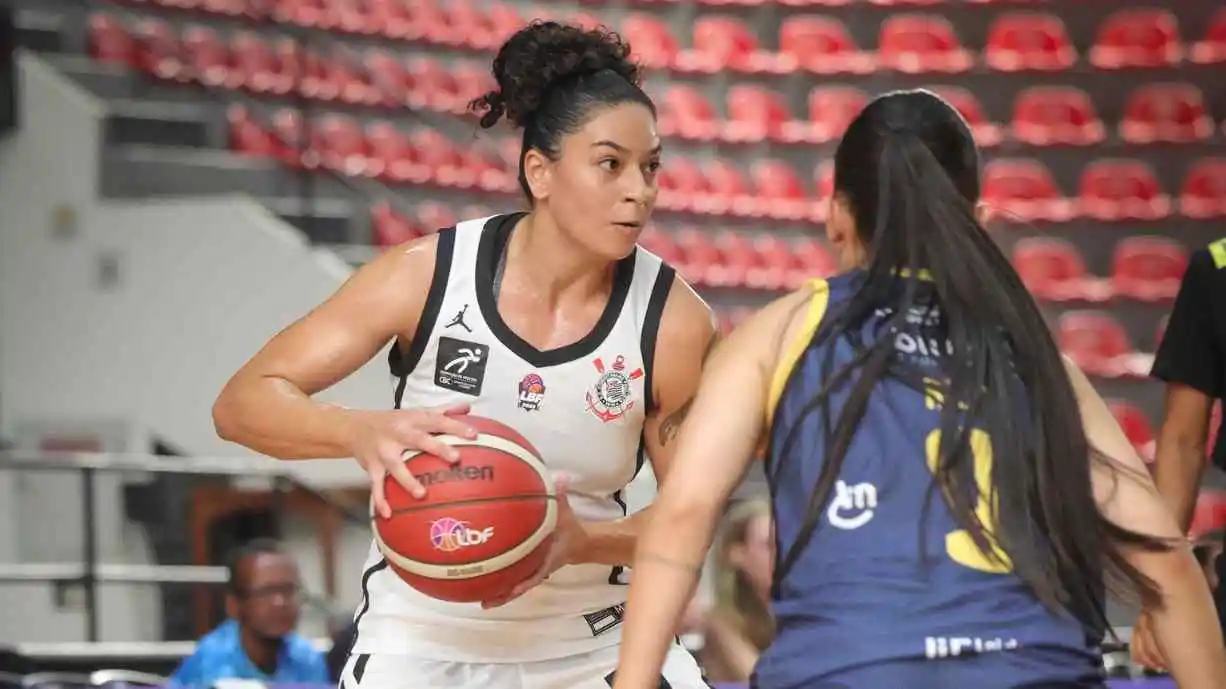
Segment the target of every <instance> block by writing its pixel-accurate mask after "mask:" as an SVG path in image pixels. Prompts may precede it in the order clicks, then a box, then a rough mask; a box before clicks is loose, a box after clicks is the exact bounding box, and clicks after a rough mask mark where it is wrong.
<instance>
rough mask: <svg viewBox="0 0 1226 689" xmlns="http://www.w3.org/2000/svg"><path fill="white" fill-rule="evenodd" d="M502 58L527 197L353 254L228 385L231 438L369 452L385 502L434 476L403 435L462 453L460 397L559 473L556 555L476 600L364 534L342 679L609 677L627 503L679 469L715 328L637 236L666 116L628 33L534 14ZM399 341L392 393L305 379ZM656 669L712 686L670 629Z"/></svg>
mask: <svg viewBox="0 0 1226 689" xmlns="http://www.w3.org/2000/svg"><path fill="white" fill-rule="evenodd" d="M493 73H494V77H495V79H496V81H497V83H498V88H497V90H495V91H493V92H491V93H490V94H488V95H486V96H485V97H483V98H482V99H480V100H479V101H478V102H477V104H476V105H477V106H478V108H477V109H478V110H479V111H481V112H482V113H483V116H482V118H481V124H482V126H484V127H487V128H488V127H492V126H495V125H497V124H498V123H499V121H500V120H501V119H502V118H503V116H505V117H506V118H507V119H508V120H509V121H510V123H511V124H513V125H515V126H517V127H519V128H521V129H522V130H523V145H522V153H521V155H520V169H519V182H520V186H521V187H522V188H523V191H524V193H525V195H526V196H527V198H528V201H529V205H530V210H528V211H527V212H519V213H508V214H504V215H497V216H493V217H490V218H479V219H471V220H467V221H465V222H461V223H459V224H458V225H457V226H456V227H454V228H447V229H444V230H442V231H440V232H439V233H437V234H435V235H432V236H430V237H427V238H424V239H421V240H417V241H414V242H411V243H409V244H408V245H406V246H403V247H399V248H396V249H392V250H390V251H388V252H386V253H385V254H383V255H382V256H380V257H379V258H377V259H375V260H373V261H371V262H370V263H369V264H367V265H365V266H363V267H362V268H361V269H359V270H358V271H357V272H356V273H355V274H354V275H353V277H352V278H351V279H350V280H349V281H348V283H346V284H345V285H344V286H343V287H342V288H341V289H340V290H339V291H338V292H337V293H336V294H335V295H334V296H333V297H331V298H330V299H329V300H328V301H327V302H325V303H324V304H323V305H322V306H320V307H318V308H317V309H316V310H315V311H313V312H312V313H310V314H309V315H307V316H306V317H305V318H303V319H302V320H300V321H298V322H297V323H295V324H293V325H292V326H290V327H289V328H288V329H286V330H285V331H283V332H281V333H280V334H278V335H277V336H276V337H275V338H274V339H273V340H272V341H271V342H270V343H268V344H267V345H266V346H265V347H264V349H263V350H262V351H261V352H260V353H258V354H257V355H256V356H255V357H254V358H253V359H252V360H251V361H250V362H249V363H248V364H247V365H246V366H245V367H244V368H243V369H242V370H241V371H239V372H238V373H237V374H236V375H235V376H234V378H233V379H232V380H231V381H230V383H229V384H228V385H227V387H226V389H225V390H224V391H223V392H222V394H221V396H220V398H219V399H218V400H217V403H216V406H215V408H214V418H215V421H216V425H217V428H218V431H219V433H220V434H221V435H222V436H223V437H225V438H227V439H230V440H233V441H235V442H238V443H241V444H243V445H246V446H247V447H250V448H253V449H255V450H257V451H259V452H262V453H264V454H268V455H272V456H274V457H280V458H283V459H306V458H315V457H318V458H326V457H356V458H357V460H358V462H360V463H361V465H362V466H363V467H364V468H365V469H366V471H367V472H368V473H369V474H370V479H371V486H372V489H373V504H374V507H375V509H376V511H377V512H378V513H379V514H382V515H385V516H386V515H387V514H388V513H389V510H388V505H387V503H386V501H385V499H384V495H383V482H384V478H385V476H387V475H391V476H392V477H394V478H395V479H396V480H397V481H399V482H400V483H402V484H403V485H405V487H406V488H407V489H408V490H409V491H410V492H411V493H414V494H416V495H422V494H424V492H425V490H427V488H423V486H422V485H421V484H420V483H419V482H418V480H417V479H416V478H415V477H413V476H410V475H409V473H408V471H407V470H406V468H405V465H404V462H403V459H402V453H403V452H404V451H406V450H417V449H420V450H423V451H426V452H430V453H434V454H437V455H440V456H443V457H446V458H450V459H452V460H454V459H456V453H455V450H454V449H453V448H451V447H450V446H449V445H446V444H444V443H443V442H442V441H441V440H440V439H439V438H437V437H435V434H439V433H446V434H451V435H454V436H465V435H468V436H469V437H471V431H470V430H469V429H468V428H467V427H466V426H465V424H464V416H463V414H464V413H466V412H468V411H470V410H471V412H472V413H473V414H477V415H480V416H484V417H489V418H493V419H496V420H498V421H501V422H502V423H505V424H507V425H509V426H511V427H512V428H515V429H516V430H517V431H519V432H520V433H521V434H522V435H523V436H524V437H525V438H527V439H528V440H529V441H531V443H532V444H533V445H534V446H535V447H536V448H537V449H538V450H539V451H540V452H541V455H542V459H543V460H544V462H545V464H546V465H548V466H549V468H550V470H551V471H554V472H559V473H563V474H565V475H566V476H567V477H568V480H567V482H566V483H565V489H564V490H563V489H560V490H559V495H560V497H559V520H558V526H557V529H556V531H555V533H554V536H555V538H554V541H553V545H552V547H551V551H550V553H549V555H548V561H547V563H546V565H545V567H544V568H543V569H542V570H541V571H539V572H537V573H536V575H535V576H533V577H531V578H529V579H528V580H527V581H524V582H522V583H521V584H520V585H519V586H517V587H515V588H514V589H512V590H510V591H505V592H502V594H501V595H498V596H495V597H494V598H493V599H491V600H489V601H486V602H485V604H483V605H480V604H458V603H447V602H443V601H438V600H434V599H431V598H429V597H427V596H425V595H423V594H421V593H419V592H417V591H415V590H413V589H412V588H410V587H409V586H408V585H407V584H405V583H404V582H403V581H401V580H400V579H399V577H398V576H397V575H396V574H395V573H394V572H393V571H392V570H391V568H389V567H388V564H387V561H386V560H385V558H384V554H383V552H382V551H381V550H380V548H378V547H372V548H371V550H370V555H369V557H368V559H367V563H366V568H365V571H364V572H363V574H362V579H361V581H362V600H361V603H360V604H359V607H358V610H357V615H356V622H355V625H356V634H355V639H354V642H353V645H352V652H351V655H350V658H349V661H348V663H347V665H346V667H345V669H344V670H343V672H342V680H341V683H342V686H344V687H346V689H405V687H411V688H412V689H600V688H601V687H603V688H604V689H608V688H609V685H610V683H611V681H612V680H611V676H612V673H613V671H614V669H615V667H616V664H617V645H618V643H619V641H620V637H621V621H622V615H623V611H624V604H625V600H626V591H627V589H626V586H625V579H626V572H625V571H624V567H625V565H628V564H629V561H630V559H631V557H632V554H633V548H634V543H635V540H636V537H637V534H638V530H639V528H640V527H641V525H642V524H643V523H644V515H645V513H646V512H650V508H648V510H646V511H645V513H639V514H635V515H633V516H629V517H627V516H626V503H625V497H624V489H625V487H626V485H627V484H628V483H629V482H630V480H631V479H632V478H633V477H634V475H635V474H636V473H637V471H638V470H639V468H640V467H641V466H642V464H643V463H644V461H645V460H647V459H649V460H650V461H651V463H652V467H653V469H654V470H655V474H656V476H657V477H660V478H663V477H665V476H667V475H668V471H669V466H670V461H671V459H672V449H673V442H672V439H673V437H674V435H675V434H676V432H677V429H678V428H679V426H680V422H681V420H682V419H683V418H684V416H685V414H686V413H687V410H688V409H689V403H690V402H691V401H692V398H693V395H694V392H695V389H696V388H697V384H698V378H699V370H700V367H701V365H702V361H703V359H704V352H706V351H707V350H708V349H709V346H710V344H711V343H712V342H713V339H714V332H715V330H714V325H713V319H712V317H711V313H710V310H709V309H708V307H707V306H706V304H704V303H703V302H702V300H701V299H699V298H698V296H697V295H696V294H695V293H694V292H693V291H692V290H691V289H690V287H689V286H688V285H686V284H685V283H684V282H683V281H682V280H681V279H680V278H678V277H677V276H676V274H675V273H674V271H673V269H672V268H670V267H668V266H667V265H665V264H663V263H662V262H661V261H660V259H659V258H658V257H656V256H654V255H652V254H650V253H648V252H646V251H644V250H642V249H641V248H639V247H638V246H637V245H636V242H637V239H638V237H639V235H640V233H641V232H642V230H643V227H644V225H645V223H646V222H647V221H648V219H649V217H650V215H651V211H652V208H653V206H654V204H655V200H656V194H657V184H656V172H657V170H658V168H659V166H660V139H659V136H658V135H657V133H656V118H655V107H654V105H653V104H652V102H651V99H650V98H648V97H647V95H646V94H645V93H644V92H643V91H642V89H641V88H640V87H639V81H640V74H639V69H638V67H637V66H636V65H635V64H634V63H633V62H632V61H631V60H630V59H629V46H628V45H627V44H626V43H624V42H622V41H621V40H620V39H619V38H618V37H617V36H616V35H614V34H610V33H607V32H605V31H599V30H598V31H584V30H582V29H579V28H576V27H572V26H565V25H560V24H556V23H552V22H546V23H537V24H532V25H530V26H528V27H526V28H524V29H522V30H521V31H519V32H518V33H516V34H515V35H514V36H512V37H511V38H510V39H509V40H508V41H507V43H506V44H505V45H503V46H502V48H501V49H500V50H499V52H498V55H497V57H496V58H495V60H494V64H493ZM390 342H394V343H395V344H393V346H392V349H391V354H390V364H391V368H392V373H393V375H394V376H395V377H396V379H397V381H396V386H395V398H394V403H395V407H396V410H395V411H365V410H355V409H342V408H338V407H335V406H330V405H327V404H323V403H321V402H318V401H316V400H314V399H312V396H313V395H315V394H316V393H318V392H320V391H322V390H324V389H326V388H328V387H330V386H332V385H333V384H335V383H336V382H338V381H340V380H341V379H343V378H345V377H346V376H348V375H350V374H351V373H353V371H355V370H356V369H358V368H359V367H360V366H362V365H364V364H365V363H366V362H368V361H369V360H370V359H371V358H373V357H374V356H375V355H376V354H377V353H378V352H379V351H380V350H382V349H383V348H384V347H385V346H387V345H388V343H390ZM481 526H482V525H480V524H476V525H474V527H481ZM662 682H663V684H661V683H662ZM656 685H660V686H670V687H672V688H673V689H700V688H702V687H705V686H706V684H705V683H704V682H703V679H702V674H701V672H700V670H699V668H698V666H697V664H696V663H695V661H694V659H693V658H692V657H690V656H689V654H688V653H687V652H686V651H685V650H684V649H682V648H681V647H680V646H678V645H676V644H674V645H673V647H672V649H671V651H670V652H669V653H668V658H667V659H666V660H665V662H664V664H663V668H662V670H658V671H657V676H656Z"/></svg>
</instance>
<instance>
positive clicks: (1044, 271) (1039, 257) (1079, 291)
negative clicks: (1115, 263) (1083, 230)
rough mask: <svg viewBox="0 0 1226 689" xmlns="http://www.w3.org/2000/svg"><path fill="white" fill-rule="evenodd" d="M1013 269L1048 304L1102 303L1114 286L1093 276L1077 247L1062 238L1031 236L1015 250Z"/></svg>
mask: <svg viewBox="0 0 1226 689" xmlns="http://www.w3.org/2000/svg"><path fill="white" fill-rule="evenodd" d="M1011 262H1012V263H1013V267H1014V268H1015V269H1016V270H1017V274H1018V276H1020V277H1021V278H1022V282H1023V283H1025V285H1026V289H1028V290H1030V291H1031V292H1032V293H1033V294H1034V295H1035V296H1036V297H1038V298H1039V299H1042V300H1045V301H1073V300H1076V301H1101V300H1104V299H1107V298H1108V297H1110V296H1111V291H1110V286H1109V285H1108V284H1107V283H1106V282H1104V281H1103V280H1099V279H1097V278H1094V277H1091V276H1090V275H1089V274H1088V273H1087V272H1086V266H1085V263H1084V262H1083V261H1082V260H1081V255H1080V254H1078V253H1077V248H1076V247H1075V246H1073V245H1072V244H1071V243H1069V242H1066V241H1064V240H1062V239H1052V238H1047V237H1030V238H1027V239H1022V240H1020V241H1018V243H1017V245H1016V246H1014V247H1013V257H1012V261H1011Z"/></svg>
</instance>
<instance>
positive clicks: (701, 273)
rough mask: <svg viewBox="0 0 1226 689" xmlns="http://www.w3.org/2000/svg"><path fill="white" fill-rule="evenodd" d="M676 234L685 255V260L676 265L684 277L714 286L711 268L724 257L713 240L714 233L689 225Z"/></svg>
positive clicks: (693, 281) (698, 283)
mask: <svg viewBox="0 0 1226 689" xmlns="http://www.w3.org/2000/svg"><path fill="white" fill-rule="evenodd" d="M674 236H675V237H676V239H677V246H679V247H680V248H681V252H682V255H683V256H684V257H685V260H683V261H682V262H681V263H680V264H678V265H677V266H676V268H677V270H678V271H679V272H680V273H681V275H682V277H684V278H685V279H686V280H688V281H690V282H692V283H694V284H696V285H703V286H714V285H713V284H712V283H711V277H712V275H711V273H712V270H711V269H712V268H713V267H714V266H718V265H719V263H720V261H721V260H722V258H723V257H722V256H720V254H719V250H718V249H716V248H715V244H714V242H712V241H711V239H712V233H711V232H709V231H707V230H701V229H696V228H692V227H689V228H685V229H683V230H681V231H679V232H677V233H676V234H675V235H674Z"/></svg>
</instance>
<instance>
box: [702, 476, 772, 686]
mask: <svg viewBox="0 0 1226 689" xmlns="http://www.w3.org/2000/svg"><path fill="white" fill-rule="evenodd" d="M774 565H775V537H774V529H773V527H772V523H771V513H770V505H769V504H768V503H767V502H765V501H761V500H751V501H746V502H741V503H738V504H736V505H734V506H733V507H732V508H731V509H730V510H729V511H728V514H727V515H726V516H725V517H724V524H723V528H722V529H721V532H720V536H719V540H718V543H717V546H716V550H715V562H714V568H713V569H714V578H715V603H714V606H713V607H712V608H711V611H710V613H709V614H708V615H707V617H706V619H705V620H704V622H703V625H702V631H703V636H704V643H703V647H702V657H701V659H702V666H703V668H704V669H705V670H706V672H707V677H708V679H709V680H710V681H712V682H715V683H720V682H746V681H748V680H749V675H750V673H751V672H753V667H754V664H755V663H757V662H758V656H759V655H761V653H762V651H763V650H764V649H765V648H766V647H767V646H769V645H770V643H771V640H772V639H773V638H774V636H775V622H774V619H773V618H772V617H771V614H770V589H771V576H772V574H773V572H774Z"/></svg>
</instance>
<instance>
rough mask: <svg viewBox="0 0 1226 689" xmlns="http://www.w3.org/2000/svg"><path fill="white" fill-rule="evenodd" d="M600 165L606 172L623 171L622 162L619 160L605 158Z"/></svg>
mask: <svg viewBox="0 0 1226 689" xmlns="http://www.w3.org/2000/svg"><path fill="white" fill-rule="evenodd" d="M598 165H600V168H601V169H602V170H604V171H605V172H617V171H618V170H619V169H621V161H620V160H618V159H617V158H603V159H601V161H600V162H599V163H598Z"/></svg>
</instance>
